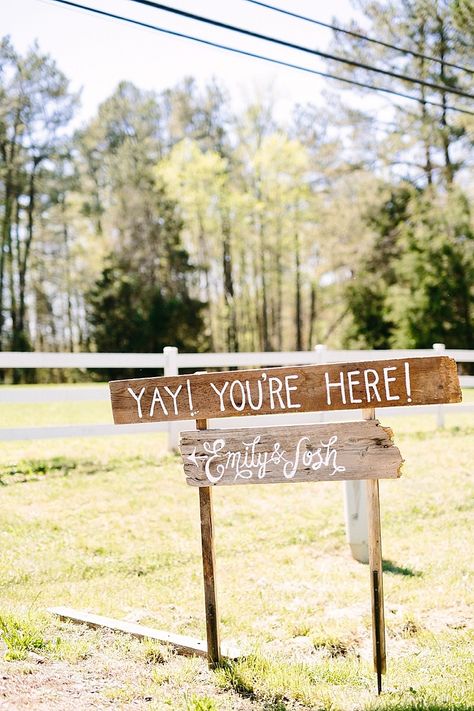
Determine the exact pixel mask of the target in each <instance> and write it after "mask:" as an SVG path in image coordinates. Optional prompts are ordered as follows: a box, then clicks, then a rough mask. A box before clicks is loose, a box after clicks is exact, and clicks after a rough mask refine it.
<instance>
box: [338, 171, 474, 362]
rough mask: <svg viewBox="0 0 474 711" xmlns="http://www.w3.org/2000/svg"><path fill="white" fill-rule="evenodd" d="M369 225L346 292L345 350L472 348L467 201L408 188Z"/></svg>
mask: <svg viewBox="0 0 474 711" xmlns="http://www.w3.org/2000/svg"><path fill="white" fill-rule="evenodd" d="M367 220H368V222H369V223H370V225H371V227H372V229H373V230H374V231H375V232H376V238H375V240H374V243H373V247H372V250H371V253H370V256H369V257H368V259H367V260H366V261H365V263H364V265H363V267H362V269H361V270H360V271H359V273H358V274H357V275H356V277H355V279H354V280H353V281H352V283H351V284H350V285H349V286H348V288H347V292H346V297H347V301H348V304H349V308H350V311H351V316H352V321H351V325H350V327H349V328H348V330H347V332H346V342H347V344H348V345H353V346H358V347H372V348H393V347H397V348H430V347H431V346H432V344H433V343H434V342H443V343H446V344H447V345H448V346H449V347H452V348H470V347H472V345H473V344H474V338H473V331H472V317H473V308H474V290H473V286H472V284H473V277H474V232H473V229H472V216H471V214H470V211H469V204H468V201H467V199H466V197H465V196H464V195H463V194H462V193H461V192H460V191H458V190H452V191H450V192H448V193H444V194H439V193H437V192H436V191H435V189H434V188H433V187H430V188H426V189H425V190H416V189H415V188H413V187H412V186H410V185H407V184H405V185H401V186H399V188H398V189H397V190H392V191H391V194H390V197H389V199H388V200H385V201H384V202H383V203H382V204H381V206H380V208H379V210H378V211H373V212H372V213H371V214H370V215H368V217H367Z"/></svg>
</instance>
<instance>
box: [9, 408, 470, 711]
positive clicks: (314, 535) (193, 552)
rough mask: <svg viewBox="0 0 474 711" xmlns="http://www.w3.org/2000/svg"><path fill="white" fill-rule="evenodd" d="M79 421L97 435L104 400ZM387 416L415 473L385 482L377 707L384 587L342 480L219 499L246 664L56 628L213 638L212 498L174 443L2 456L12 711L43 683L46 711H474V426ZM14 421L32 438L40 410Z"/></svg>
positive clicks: (465, 421)
mask: <svg viewBox="0 0 474 711" xmlns="http://www.w3.org/2000/svg"><path fill="white" fill-rule="evenodd" d="M105 405H107V404H106V403H105ZM61 407H63V408H64V405H61ZM78 407H79V410H78V411H77V416H78V417H79V416H80V417H82V421H87V420H89V421H90V420H91V410H90V404H88V403H84V404H81V405H78ZM81 408H82V411H81ZM37 414H38V413H37ZM94 414H95V413H94ZM75 416H76V415H75ZM379 416H380V419H381V420H382V422H383V423H384V424H385V423H387V424H390V425H391V426H392V427H393V429H394V431H395V438H396V442H397V444H398V445H399V447H400V449H401V452H402V455H403V457H404V459H405V460H406V463H405V465H404V470H403V476H402V478H401V479H400V480H398V481H382V482H381V502H382V519H383V521H382V525H383V546H384V559H385V564H384V569H385V574H384V585H385V601H386V623H387V651H388V674H387V676H386V678H385V679H384V689H385V691H384V693H383V695H382V696H381V697H380V698H377V697H376V694H375V679H374V673H373V670H372V663H371V656H372V651H371V639H370V603H369V587H368V582H369V581H368V571H367V567H366V566H364V565H360V564H358V563H356V562H355V561H354V560H353V559H352V558H351V557H350V554H349V551H348V547H347V544H346V542H345V533H344V522H343V511H342V485H341V484H339V483H334V482H330V483H320V484H314V485H312V484H308V485H295V486H289V485H272V486H262V487H251V486H248V487H230V488H222V489H219V488H218V489H216V490H215V492H214V494H215V496H214V499H215V524H216V548H217V573H218V594H219V604H220V610H219V613H220V619H221V627H222V636H223V638H224V639H225V640H228V641H232V642H234V643H235V644H236V645H237V646H239V647H240V648H241V649H242V650H243V654H244V656H243V657H242V658H241V659H240V660H239V661H237V662H233V663H227V664H225V665H223V666H222V667H221V668H220V669H217V670H216V671H209V670H208V669H207V665H206V663H205V661H204V660H202V659H198V658H185V657H181V656H178V655H176V654H175V653H174V652H172V651H171V650H170V649H168V648H166V647H164V646H161V645H158V644H156V643H152V642H140V641H139V640H136V639H133V638H129V637H127V636H126V635H120V634H113V633H111V632H108V631H100V630H91V629H87V628H85V627H83V626H80V625H78V626H77V625H73V624H72V623H61V622H59V621H57V620H56V619H53V618H52V617H51V616H50V615H49V614H48V613H46V612H45V610H46V608H47V607H49V606H55V605H69V606H71V607H76V608H78V609H88V610H91V611H94V612H97V613H101V614H105V615H109V616H114V617H119V618H128V619H131V620H139V621H141V622H143V623H144V624H150V625H152V626H155V627H157V628H160V629H166V630H169V631H173V632H176V633H182V634H189V635H191V636H195V637H201V638H203V637H204V636H205V620H204V613H203V594H202V572H201V559H200V544H199V513H198V496H197V492H196V491H195V490H194V489H192V488H190V487H187V486H186V484H185V482H184V475H183V472H182V467H181V465H180V463H179V460H178V458H177V457H173V456H169V455H167V454H166V453H165V451H164V443H165V442H164V437H163V436H162V435H140V436H128V437H112V438H102V439H100V438H97V439H84V440H80V439H76V440H51V441H43V442H11V443H2V445H1V449H0V496H1V498H2V505H1V507H0V600H1V603H0V631H1V633H2V634H1V639H0V649H3V656H4V661H3V663H1V664H2V669H1V671H2V672H3V670H5V672H4V674H5V675H6V676H7V677H8V682H9V685H10V686H9V687H6V688H7V692H6V693H7V700H8V701H10V703H11V704H12V708H15V709H22V708H23V706H22V705H21V704H22V698H23V697H24V695H25V691H24V689H25V684H29V685H31V686H28V688H29V689H31V691H30V693H31V694H33V695H34V684H35V683H36V684H39V685H40V687H41V694H42V695H44V694H45V693H46V691H45V689H46V690H47V689H49V696H48V698H49V699H50V701H49V702H48V703H49V706H48V711H49V709H51V711H54V710H55V709H57V710H58V711H59V709H61V711H64V710H65V709H69V708H71V709H74V711H76V709H82V708H84V709H87V708H91V707H93V704H92V701H93V702H94V704H95V706H94V707H97V708H110V705H111V704H112V706H113V708H124V709H125V708H133V709H145V708H146V709H152V711H156V710H158V709H168V710H169V709H170V708H171V709H177V710H178V711H231V710H234V709H236V710H237V711H239V710H241V711H247V710H254V709H255V710H256V709H258V710H259V711H290V710H291V711H296V710H298V711H303V710H309V709H327V710H328V711H329V710H331V711H349V710H351V711H356V710H358V711H378V710H386V711H408V710H410V711H441V709H442V710H443V711H449V710H451V709H452V711H467V710H468V709H469V710H471V711H472V709H474V683H473V679H474V664H473V657H472V646H473V642H474V612H473V603H474V599H473V598H474V592H473V591H474V573H473V566H472V560H473V559H474V538H473V535H472V533H473V515H474V512H473V508H474V505H473V502H474V481H473V465H472V462H473V461H474V427H473V423H472V417H471V420H470V421H469V417H468V416H455V415H450V416H449V417H448V420H447V428H446V429H445V430H443V431H439V432H436V431H435V429H434V417H424V418H416V417H408V418H391V419H389V418H384V416H383V411H380V413H379ZM3 417H4V418H5V417H6V415H5V413H4V414H3ZM15 417H16V421H15V425H16V426H21V425H22V424H25V425H26V424H29V423H30V417H31V415H30V414H27V415H26V416H24V419H23V420H22V415H21V412H19V413H16V414H15ZM63 419H64V412H63ZM78 421H81V420H78ZM4 423H5V420H4ZM36 423H37V424H49V420H45V419H44V413H43V414H42V415H41V417H39V416H38V419H37V420H36V422H35V424H36ZM2 645H3V646H2ZM0 678H1V674H0ZM76 678H77V679H79V680H80V681H81V684H80V687H81V689H82V691H81V695H80V699H82V702H80V700H79V701H78V700H77V699H76V700H75V701H74V703H73V705H70V706H69V705H68V703H70V702H69V701H68V698H69V697H67V695H66V694H65V691H64V688H65V687H67V685H68V684H70V683H72V681H71V679H76ZM35 680H36V681H35ZM60 681H61V683H59V682H60ZM78 683H79V682H78ZM16 684H18V689H21V690H22V691H21V692H20V691H18V694H17V695H16V696H15V689H16V688H17V687H16ZM38 693H39V692H38ZM88 693H90V694H92V693H93V696H88ZM8 694H9V696H8ZM38 698H43V696H39V697H38ZM81 703H82V705H80V704H81ZM25 704H26V701H25ZM74 704H75V705H74ZM33 707H34V706H31V705H30V708H33ZM39 707H40V706H39V705H38V708H39ZM7 708H8V706H7ZM25 708H26V706H25Z"/></svg>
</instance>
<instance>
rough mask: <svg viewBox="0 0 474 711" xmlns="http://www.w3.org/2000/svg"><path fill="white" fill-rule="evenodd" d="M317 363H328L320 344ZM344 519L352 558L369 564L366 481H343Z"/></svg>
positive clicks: (317, 349) (316, 347)
mask: <svg viewBox="0 0 474 711" xmlns="http://www.w3.org/2000/svg"><path fill="white" fill-rule="evenodd" d="M314 351H315V356H316V357H315V361H316V363H317V364H318V365H321V364H322V363H325V362H327V354H326V351H327V346H326V345H324V344H323V343H318V345H317V346H315V348H314ZM324 421H325V417H324V412H322V413H320V415H319V422H324ZM342 486H343V491H344V518H345V522H346V538H347V542H348V543H349V546H350V549H351V553H352V557H353V558H355V560H358V561H359V563H368V562H369V543H368V541H369V528H368V519H367V484H366V482H365V481H343V482H342Z"/></svg>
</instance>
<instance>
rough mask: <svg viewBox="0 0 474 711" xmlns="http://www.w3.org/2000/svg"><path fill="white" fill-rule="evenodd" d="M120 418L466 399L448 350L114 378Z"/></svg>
mask: <svg viewBox="0 0 474 711" xmlns="http://www.w3.org/2000/svg"><path fill="white" fill-rule="evenodd" d="M109 386H110V394H111V399H112V410H113V415H114V422H115V423H116V424H128V423H138V422H160V421H171V420H186V419H208V418H215V417H236V416H239V415H269V414H279V413H291V412H316V411H325V410H353V409H356V408H367V407H390V406H393V405H397V406H398V405H428V404H439V403H446V402H460V401H461V390H460V387H459V379H458V376H457V369H456V362H455V361H454V360H453V359H452V358H449V357H447V356H433V357H426V358H403V359H400V360H398V359H397V360H379V361H364V362H361V363H331V364H327V365H307V366H300V367H285V368H266V369H264V370H240V371H231V372H224V373H199V374H195V375H178V376H175V377H161V378H138V379H134V380H115V381H112V382H111V383H109Z"/></svg>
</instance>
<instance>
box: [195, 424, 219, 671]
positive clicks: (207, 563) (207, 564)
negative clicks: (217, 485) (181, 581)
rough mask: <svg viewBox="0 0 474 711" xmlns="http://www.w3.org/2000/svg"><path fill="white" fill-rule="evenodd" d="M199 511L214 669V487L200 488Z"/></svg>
mask: <svg viewBox="0 0 474 711" xmlns="http://www.w3.org/2000/svg"><path fill="white" fill-rule="evenodd" d="M196 429H198V430H206V429H207V420H196ZM199 511H200V515H201V546H202V569H203V575H204V604H205V608H206V637H207V660H208V663H209V667H210V668H211V669H212V668H214V667H216V666H217V665H218V664H220V661H221V651H220V634H219V617H218V612H217V595H216V579H215V567H216V557H215V552H214V515H213V508H212V487H210V486H202V487H200V488H199Z"/></svg>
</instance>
